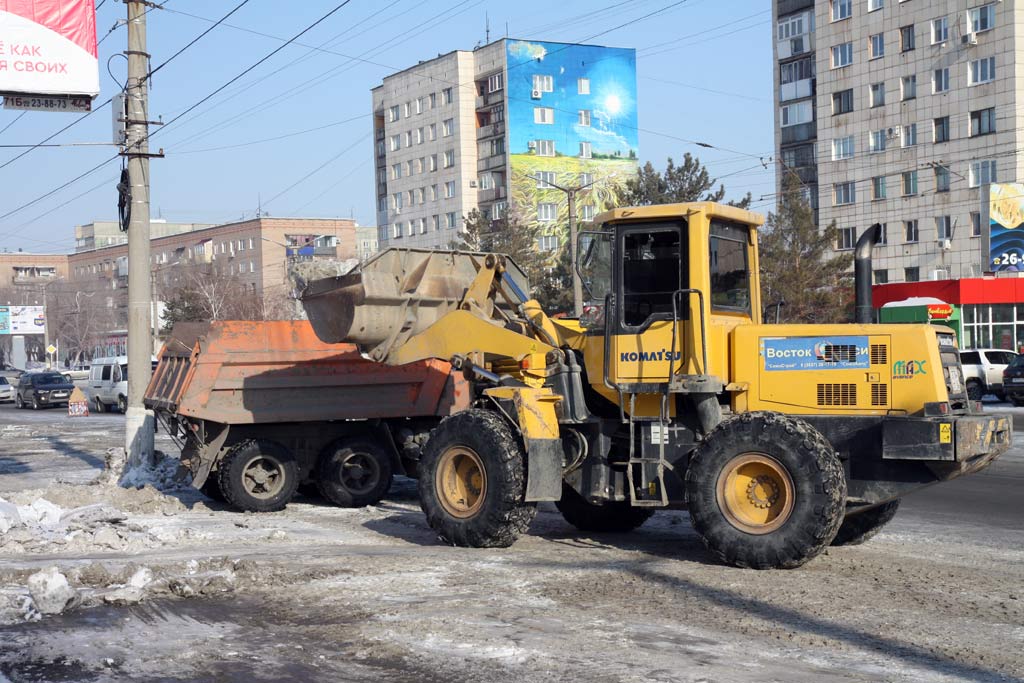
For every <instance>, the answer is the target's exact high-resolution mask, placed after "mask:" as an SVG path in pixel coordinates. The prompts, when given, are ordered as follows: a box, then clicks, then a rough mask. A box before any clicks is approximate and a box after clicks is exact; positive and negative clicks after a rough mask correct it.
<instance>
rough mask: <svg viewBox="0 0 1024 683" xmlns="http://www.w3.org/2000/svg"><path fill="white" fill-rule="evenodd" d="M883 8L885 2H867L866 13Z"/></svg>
mask: <svg viewBox="0 0 1024 683" xmlns="http://www.w3.org/2000/svg"><path fill="white" fill-rule="evenodd" d="M884 6H885V0H868V11H869V12H874V11H875V10H877V9H882V8H883V7H884Z"/></svg>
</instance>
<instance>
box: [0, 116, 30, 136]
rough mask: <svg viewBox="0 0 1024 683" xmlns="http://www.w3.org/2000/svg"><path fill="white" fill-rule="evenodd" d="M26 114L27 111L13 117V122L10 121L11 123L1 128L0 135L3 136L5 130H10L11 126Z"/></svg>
mask: <svg viewBox="0 0 1024 683" xmlns="http://www.w3.org/2000/svg"><path fill="white" fill-rule="evenodd" d="M27 113H28V112H27V111H23V112H21V113H20V114H18V115H17V116H15V117H14V119H13V120H12V121H11V122H10V123H8V124H7V125H6V126H4V127H3V128H0V135H3V134H4V133H5V132H7V129H8V128H10V127H11V126H13V125H14V124H16V123H17V122H18V121H20V120H21V117H22V116H24V115H25V114H27Z"/></svg>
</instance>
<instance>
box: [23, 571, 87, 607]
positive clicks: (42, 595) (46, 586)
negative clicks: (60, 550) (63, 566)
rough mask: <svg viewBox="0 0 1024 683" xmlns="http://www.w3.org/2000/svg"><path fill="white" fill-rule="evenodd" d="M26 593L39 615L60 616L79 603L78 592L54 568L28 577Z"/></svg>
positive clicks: (66, 578)
mask: <svg viewBox="0 0 1024 683" xmlns="http://www.w3.org/2000/svg"><path fill="white" fill-rule="evenodd" d="M28 592H29V595H31V596H32V604H33V605H34V606H35V608H36V609H37V610H39V612H40V613H41V614H60V613H61V612H63V611H64V610H66V609H69V608H72V607H75V606H76V605H78V603H79V602H80V601H81V598H80V597H79V595H78V591H76V590H75V589H74V588H72V587H71V584H70V583H68V577H66V576H64V575H63V574H61V573H60V570H59V569H57V568H56V567H50V568H49V569H44V570H43V571H41V572H36V573H35V574H33V575H32V576H30V577H28Z"/></svg>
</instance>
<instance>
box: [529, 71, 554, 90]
mask: <svg viewBox="0 0 1024 683" xmlns="http://www.w3.org/2000/svg"><path fill="white" fill-rule="evenodd" d="M533 89H534V90H536V91H537V92H552V91H554V89H555V79H554V78H552V77H551V76H544V75H542V74H534V75H533Z"/></svg>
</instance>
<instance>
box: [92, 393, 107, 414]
mask: <svg viewBox="0 0 1024 683" xmlns="http://www.w3.org/2000/svg"><path fill="white" fill-rule="evenodd" d="M92 409H93V411H94V412H97V413H105V412H107V404H106V403H104V402H103V401H101V400H100V399H99V396H97V397H96V398H94V399H93V400H92Z"/></svg>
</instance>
